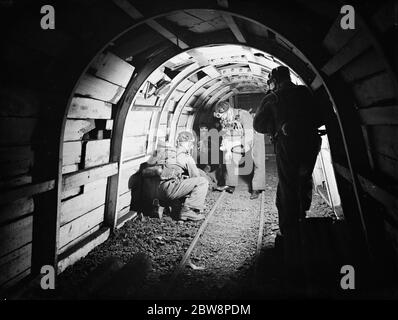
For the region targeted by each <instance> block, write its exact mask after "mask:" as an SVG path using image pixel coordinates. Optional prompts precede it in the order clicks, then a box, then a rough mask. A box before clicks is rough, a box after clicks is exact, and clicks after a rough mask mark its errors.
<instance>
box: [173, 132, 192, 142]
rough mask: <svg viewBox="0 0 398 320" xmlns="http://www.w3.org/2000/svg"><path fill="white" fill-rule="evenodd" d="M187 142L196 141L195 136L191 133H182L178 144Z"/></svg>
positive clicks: (178, 137) (178, 138)
mask: <svg viewBox="0 0 398 320" xmlns="http://www.w3.org/2000/svg"><path fill="white" fill-rule="evenodd" d="M187 141H192V142H193V141H195V138H194V136H193V134H192V133H191V132H189V131H181V132H180V133H179V134H178V136H177V144H179V143H181V142H187Z"/></svg>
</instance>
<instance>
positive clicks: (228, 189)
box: [225, 186, 235, 194]
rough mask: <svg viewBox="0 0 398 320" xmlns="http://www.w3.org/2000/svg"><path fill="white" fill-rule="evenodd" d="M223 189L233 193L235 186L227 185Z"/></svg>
mask: <svg viewBox="0 0 398 320" xmlns="http://www.w3.org/2000/svg"><path fill="white" fill-rule="evenodd" d="M225 191H227V192H228V193H231V194H232V193H234V191H235V187H232V186H228V187H227V188H226V189H225Z"/></svg>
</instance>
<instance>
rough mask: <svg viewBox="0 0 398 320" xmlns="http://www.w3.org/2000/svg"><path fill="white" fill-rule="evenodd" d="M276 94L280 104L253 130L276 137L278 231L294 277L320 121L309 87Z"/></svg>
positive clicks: (266, 111)
mask: <svg viewBox="0 0 398 320" xmlns="http://www.w3.org/2000/svg"><path fill="white" fill-rule="evenodd" d="M276 95H277V102H276V103H273V104H269V105H265V106H263V109H262V111H261V112H259V113H258V114H257V115H256V118H255V122H254V128H255V130H262V132H266V133H271V134H272V135H273V137H274V144H275V152H276V164H277V170H278V179H279V181H278V189H277V195H276V206H277V208H278V218H279V229H280V231H281V234H282V236H283V246H284V254H285V262H286V267H287V269H288V273H289V275H290V276H291V277H293V278H294V277H296V276H297V273H296V271H297V270H299V269H300V266H301V261H300V260H301V253H300V247H301V246H300V242H301V237H300V227H299V222H300V220H301V219H302V218H303V217H305V211H306V210H309V208H310V206H311V200H312V187H313V182H312V172H313V169H314V166H315V161H316V157H317V155H318V152H319V150H320V146H321V138H320V136H319V135H318V133H317V128H318V126H319V125H321V123H320V122H321V121H320V120H319V116H317V114H318V110H317V109H316V106H315V104H314V100H313V98H312V95H311V93H310V92H309V91H308V89H307V88H306V87H304V86H296V85H293V84H291V85H289V86H287V87H285V88H283V89H281V90H279V91H278V92H276ZM270 119H272V122H271V123H270ZM284 123H286V124H287V125H286V128H287V134H288V135H287V136H286V135H284V134H283V133H282V125H283V124H284ZM270 131H271V132H270ZM260 132H261V131H260Z"/></svg>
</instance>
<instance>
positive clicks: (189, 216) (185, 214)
mask: <svg viewBox="0 0 398 320" xmlns="http://www.w3.org/2000/svg"><path fill="white" fill-rule="evenodd" d="M204 218H205V216H204V214H202V213H196V212H195V211H194V210H192V209H191V208H188V207H185V206H184V207H182V209H181V213H180V220H182V221H186V220H191V221H199V220H202V219H204Z"/></svg>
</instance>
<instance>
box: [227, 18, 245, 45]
mask: <svg viewBox="0 0 398 320" xmlns="http://www.w3.org/2000/svg"><path fill="white" fill-rule="evenodd" d="M221 15H222V17H223V18H224V20H225V22H226V24H227V25H228V27H229V28H230V29H231V31H232V33H233V34H234V36H235V38H236V40H238V41H239V42H240V43H246V39H245V37H244V35H243V33H242V31H241V30H240V29H239V27H238V25H237V24H236V22H235V20H234V17H233V16H232V15H230V14H228V13H222V14H221Z"/></svg>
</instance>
